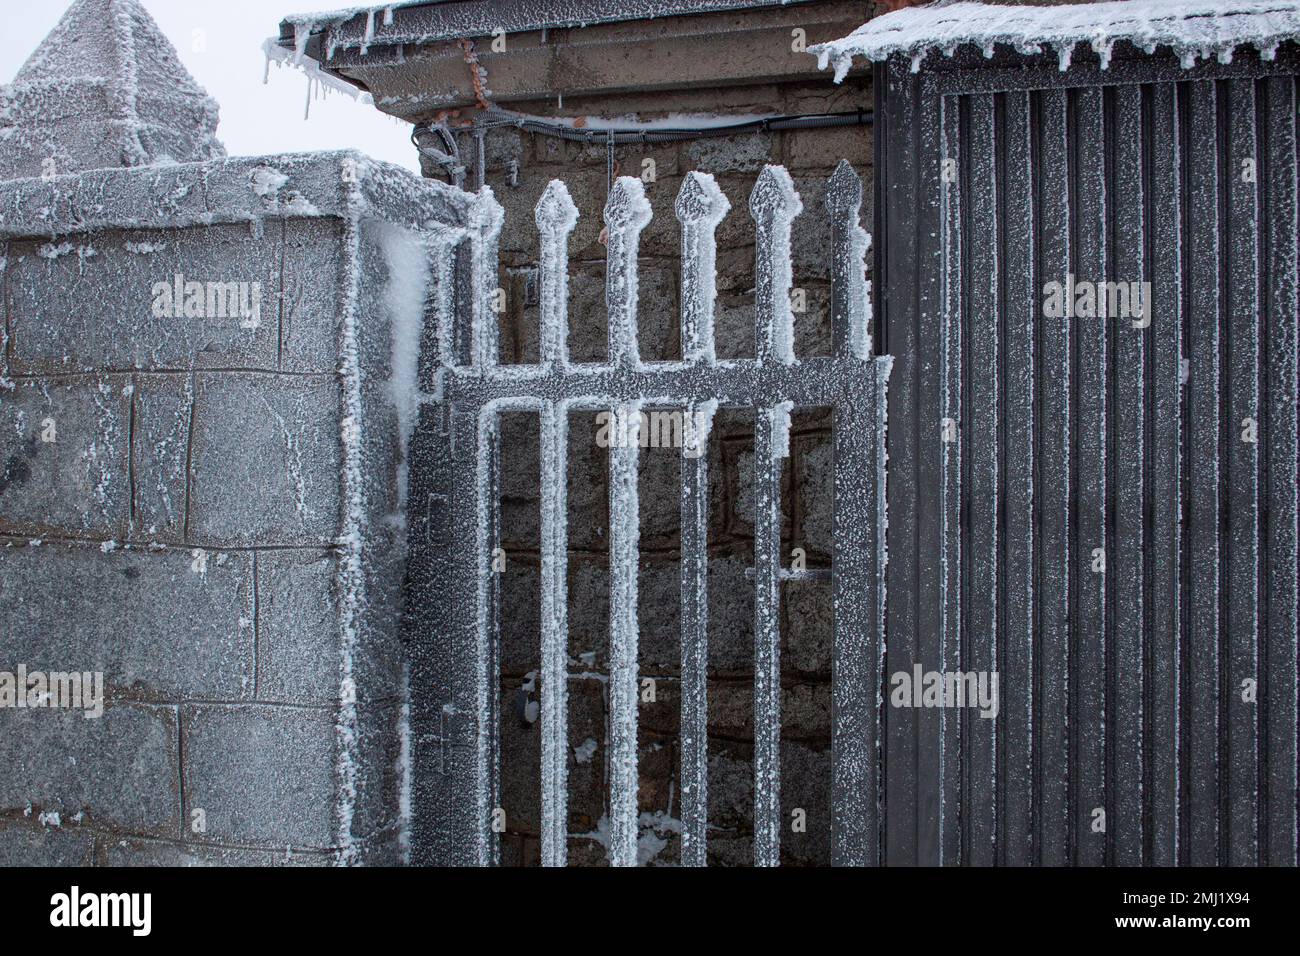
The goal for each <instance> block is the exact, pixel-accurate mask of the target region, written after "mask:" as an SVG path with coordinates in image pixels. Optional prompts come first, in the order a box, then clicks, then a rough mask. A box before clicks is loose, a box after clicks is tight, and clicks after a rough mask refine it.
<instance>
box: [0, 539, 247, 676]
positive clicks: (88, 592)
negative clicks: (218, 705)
mask: <svg viewBox="0 0 1300 956" xmlns="http://www.w3.org/2000/svg"><path fill="white" fill-rule="evenodd" d="M196 569H197V570H196ZM253 631H254V628H253V562H252V556H251V555H250V554H247V553H208V554H201V555H200V556H199V557H197V558H196V557H195V556H194V555H193V554H192V553H191V552H188V551H165V552H156V551H134V550H130V551H127V550H116V551H110V552H108V553H103V552H101V550H100V548H97V547H94V546H92V545H68V544H43V545H41V546H39V547H31V546H18V547H0V634H3V635H4V645H3V647H0V669H6V670H12V669H13V667H14V666H15V665H17V664H18V663H23V664H26V665H27V667H28V669H29V670H38V669H39V670H55V671H74V670H75V671H102V672H103V674H104V682H105V687H106V690H107V691H108V692H109V693H110V694H111V695H114V696H121V695H126V696H133V697H143V698H145V699H153V700H164V701H178V700H184V699H195V698H198V699H217V700H234V699H239V698H251V696H252V692H253Z"/></svg>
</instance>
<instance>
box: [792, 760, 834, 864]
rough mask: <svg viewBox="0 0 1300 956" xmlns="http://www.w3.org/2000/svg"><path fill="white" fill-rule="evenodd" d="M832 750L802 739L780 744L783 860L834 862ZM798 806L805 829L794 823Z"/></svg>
mask: <svg viewBox="0 0 1300 956" xmlns="http://www.w3.org/2000/svg"><path fill="white" fill-rule="evenodd" d="M830 794H831V751H830V747H829V746H826V747H813V746H809V745H806V744H802V743H785V744H784V745H783V746H782V747H781V822H782V831H781V862H782V863H784V864H787V865H789V864H799V865H803V866H830V864H831V805H830ZM796 809H799V810H802V811H803V820H804V825H805V827H806V829H804V830H803V831H802V832H796V831H795V830H794V828H793V827H792V826H791V821H792V820H793V813H794V811H795V810H796Z"/></svg>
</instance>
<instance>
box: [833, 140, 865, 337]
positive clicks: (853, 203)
mask: <svg viewBox="0 0 1300 956" xmlns="http://www.w3.org/2000/svg"><path fill="white" fill-rule="evenodd" d="M826 208H827V209H828V210H829V211H830V214H831V338H832V341H833V342H834V347H835V352H836V354H837V355H843V356H853V357H854V358H860V359H869V358H871V330H870V325H869V323H870V321H871V300H870V298H869V297H868V296H867V280H866V274H865V270H866V255H867V252H868V250H870V248H871V234H870V233H868V232H867V231H866V230H865V229H863V228H862V225H861V222H860V218H859V212H860V211H861V209H862V180H861V179H860V178H859V177H858V174H857V173H856V172H855V171H854V169H853V167H852V166H851V165H849V161H848V160H847V159H842V160H840V164H839V166H838V167H836V169H835V172H834V174H832V176H831V178H830V182H829V184H828V185H827V189H826Z"/></svg>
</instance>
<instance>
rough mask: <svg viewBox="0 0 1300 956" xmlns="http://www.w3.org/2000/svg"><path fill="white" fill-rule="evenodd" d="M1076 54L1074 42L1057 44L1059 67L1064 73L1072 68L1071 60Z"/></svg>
mask: <svg viewBox="0 0 1300 956" xmlns="http://www.w3.org/2000/svg"><path fill="white" fill-rule="evenodd" d="M1073 56H1074V44H1073V43H1058V44H1057V45H1056V58H1057V69H1058V70H1060V71H1061V72H1062V73H1064V72H1065V71H1066V70H1068V69H1069V68H1070V60H1071V58H1072V57H1073Z"/></svg>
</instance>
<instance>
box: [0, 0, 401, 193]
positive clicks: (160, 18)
mask: <svg viewBox="0 0 1300 956" xmlns="http://www.w3.org/2000/svg"><path fill="white" fill-rule="evenodd" d="M141 3H142V4H143V5H144V7H145V9H147V10H148V11H149V13H150V14H151V15H152V16H153V18H154V20H156V21H157V23H158V26H159V27H160V28H161V29H162V32H163V33H164V34H166V36H167V38H168V39H169V40H171V41H172V45H173V46H174V47H176V51H177V53H179V54H180V58H181V62H182V63H184V64H185V66H186V68H187V69H188V70H189V71H190V73H191V74H193V76H194V78H195V79H196V80H198V82H199V85H201V86H202V87H203V88H204V89H206V90H207V91H208V93H209V94H211V95H212V96H213V97H214V98H215V99H216V101H217V102H218V103H219V104H220V105H221V126H220V128H219V129H218V130H217V134H218V136H219V137H220V138H221V141H222V142H223V143H225V145H226V151H227V152H228V153H229V154H230V155H231V156H256V155H261V154H264V153H282V152H303V151H308V150H317V149H358V150H361V151H362V152H364V153H367V154H368V155H370V156H373V157H374V158H375V159H384V160H387V161H389V162H391V163H397V164H399V165H402V166H405V167H407V168H408V169H412V170H418V168H419V165H418V163H417V161H416V156H415V147H413V146H412V145H411V141H410V135H411V127H410V126H409V124H406V123H399V122H398V121H397V120H394V119H393V118H391V117H389V116H385V115H384V114H383V113H380V112H379V111H378V110H376V109H375V108H374V107H373V106H367V105H365V104H363V103H361V102H358V101H356V100H353V99H352V98H350V97H347V96H343V95H341V94H338V93H330V94H329V95H327V96H326V98H325V99H317V100H314V101H313V102H312V104H311V118H310V119H308V120H304V119H303V109H304V107H305V106H306V102H307V78H306V76H305V75H304V74H303V73H302V72H301V71H300V70H296V69H292V68H290V67H277V66H275V65H274V64H273V65H272V66H271V75H270V80H269V82H268V84H267V85H265V86H263V85H262V76H263V73H264V64H265V57H264V56H263V55H262V41H263V40H264V39H266V38H267V37H269V36H274V35H276V34H278V33H279V32H280V20H281V18H283V17H284V16H286V15H288V14H292V13H305V12H311V11H315V10H322V9H325V10H328V9H333V8H335V7H337V8H344V7H347V6H349V5H350V4H349V0H342V2H339V3H331V0H141ZM70 4H71V0H35V2H33V0H0V83H8V82H9V81H10V80H12V79H13V78H14V74H15V73H17V72H18V69H19V67H21V66H22V65H23V62H24V61H25V60H26V59H27V56H28V54H30V53H31V52H32V50H34V49H35V48H36V45H37V44H38V43H40V42H41V40H43V39H44V38H45V35H46V34H47V33H49V32H50V29H51V28H52V27H53V26H54V25H55V24H56V23H57V22H58V21H59V18H60V17H61V16H63V13H64V11H65V10H66V9H67V8H68V7H69V6H70Z"/></svg>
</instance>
